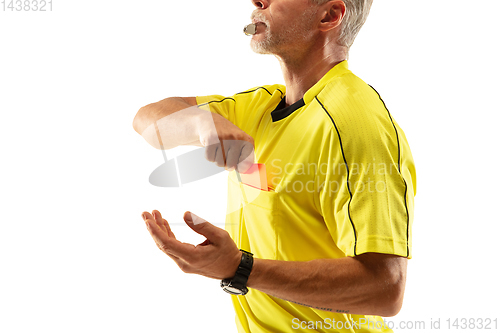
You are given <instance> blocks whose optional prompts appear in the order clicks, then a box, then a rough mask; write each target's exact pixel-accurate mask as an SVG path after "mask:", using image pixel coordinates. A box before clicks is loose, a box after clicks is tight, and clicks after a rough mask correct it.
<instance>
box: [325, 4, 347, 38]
mask: <svg viewBox="0 0 500 333" xmlns="http://www.w3.org/2000/svg"><path fill="white" fill-rule="evenodd" d="M320 11H321V12H322V13H323V17H322V19H321V22H320V24H319V30H320V31H323V32H326V31H329V30H332V29H335V28H337V27H339V26H340V24H341V23H342V20H343V19H344V16H345V13H346V8H345V3H344V1H342V0H333V1H328V2H327V3H325V4H323V5H321V10H320Z"/></svg>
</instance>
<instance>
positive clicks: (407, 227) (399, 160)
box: [369, 85, 410, 257]
mask: <svg viewBox="0 0 500 333" xmlns="http://www.w3.org/2000/svg"><path fill="white" fill-rule="evenodd" d="M369 86H370V85H369ZM370 88H372V89H373V91H375V92H376V93H377V95H378V98H379V99H380V101H382V104H384V108H385V109H386V110H387V114H388V115H389V119H390V120H391V123H392V126H393V127H394V132H396V139H397V143H398V171H399V173H400V174H401V146H400V143H399V133H398V129H397V128H396V124H394V120H393V119H392V116H391V113H390V112H389V109H388V108H387V105H386V104H385V102H384V100H383V99H382V97H381V96H380V94H379V93H378V91H377V90H376V89H375V88H373V87H372V86H370ZM401 179H403V183H404V185H405V194H404V198H405V209H406V256H407V257H408V256H409V255H410V246H409V244H408V242H409V239H410V235H409V232H410V230H409V227H410V214H409V213H408V205H407V203H406V195H407V193H408V185H407V184H406V180H405V179H404V177H403V175H402V174H401Z"/></svg>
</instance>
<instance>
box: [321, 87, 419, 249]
mask: <svg viewBox="0 0 500 333" xmlns="http://www.w3.org/2000/svg"><path fill="white" fill-rule="evenodd" d="M346 80H347V81H348V80H350V78H346ZM353 80H354V79H353ZM349 87H351V88H350V89H349V91H348V92H347V90H346V91H345V95H344V96H342V91H343V90H342V89H340V88H339V89H336V92H337V95H336V96H335V97H336V98H330V100H333V101H335V102H333V103H330V104H329V105H324V107H325V109H326V111H327V112H328V115H329V116H330V118H331V121H332V125H333V129H332V133H331V137H330V143H329V145H327V146H328V150H329V151H327V152H326V154H327V155H328V156H329V161H330V163H333V164H332V165H331V166H330V167H329V168H328V172H327V173H326V176H325V182H324V187H323V188H322V190H321V192H320V205H321V210H322V214H323V216H324V219H325V222H326V224H327V227H328V229H329V231H330V233H331V235H332V237H333V239H334V241H335V243H336V244H337V246H338V247H339V248H340V249H341V250H342V251H343V252H344V253H345V254H346V255H348V256H355V255H359V254H362V253H366V252H377V253H386V254H394V255H399V256H403V257H408V258H411V226H412V222H413V199H414V195H415V192H416V186H415V179H416V174H415V166H414V162H413V158H412V155H411V152H410V149H409V145H408V143H407V141H406V137H405V135H404V133H403V131H402V130H401V128H400V127H399V126H398V125H397V123H396V122H395V121H393V119H392V117H391V115H390V113H389V111H388V110H387V109H386V107H385V104H384V103H383V101H382V100H381V99H380V97H379V95H378V94H377V92H376V91H375V90H373V89H371V88H370V87H369V86H367V85H363V86H361V85H359V86H357V85H356V82H349ZM352 87H355V88H359V90H357V91H356V89H353V88H352ZM353 90H354V91H353ZM339 92H340V95H341V96H339V95H338V93H339ZM329 97H331V96H328V93H326V94H324V95H323V96H320V97H319V98H318V99H319V100H320V101H321V99H324V100H328V98H329ZM339 97H341V98H339Z"/></svg>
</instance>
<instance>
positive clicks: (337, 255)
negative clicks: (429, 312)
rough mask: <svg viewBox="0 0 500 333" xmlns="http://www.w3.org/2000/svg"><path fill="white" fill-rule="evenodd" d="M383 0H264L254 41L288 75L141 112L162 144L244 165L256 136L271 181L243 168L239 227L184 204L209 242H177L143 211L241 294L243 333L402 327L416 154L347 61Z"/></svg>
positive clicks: (141, 128)
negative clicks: (257, 181)
mask: <svg viewBox="0 0 500 333" xmlns="http://www.w3.org/2000/svg"><path fill="white" fill-rule="evenodd" d="M371 2H372V1H371V0H331V1H326V0H253V3H254V5H255V6H256V10H255V11H254V13H253V14H252V21H253V23H254V24H255V25H256V33H255V35H253V37H252V41H251V46H252V49H253V50H254V51H255V52H258V53H267V54H273V55H275V56H276V57H277V59H278V60H279V62H280V64H281V68H282V72H283V76H284V79H285V82H286V87H285V86H282V85H272V86H263V87H256V88H252V89H249V90H247V91H244V92H242V93H238V94H236V95H234V96H231V97H224V96H204V97H197V98H194V97H191V98H168V99H165V100H163V101H160V102H158V103H154V104H150V105H148V106H146V107H143V108H141V110H139V112H138V114H137V116H136V118H135V119H134V128H135V130H136V131H137V132H138V133H140V134H142V135H143V137H144V138H145V139H146V140H147V141H148V142H149V143H150V144H152V145H153V146H155V147H157V148H163V149H166V148H170V147H173V146H176V145H180V144H193V145H199V146H205V147H207V149H206V157H207V159H208V160H210V161H213V162H215V163H216V164H217V165H219V166H224V167H226V168H227V169H228V170H234V169H236V171H244V170H246V169H248V168H249V166H250V164H251V163H249V162H248V158H246V157H247V156H248V155H249V153H248V149H247V147H248V145H251V146H252V147H253V145H254V146H255V160H256V161H257V162H258V163H261V164H264V165H265V166H266V172H267V174H266V178H267V181H268V184H269V189H268V190H267V191H266V190H265V189H264V190H259V189H256V188H253V187H251V186H248V185H245V184H243V183H242V182H241V177H240V173H238V172H236V171H231V172H230V175H229V196H228V198H229V201H230V202H229V203H228V215H227V220H226V230H222V229H220V228H216V227H215V226H213V225H212V224H210V223H208V222H206V221H205V220H203V219H202V218H199V217H197V216H195V215H194V214H192V213H190V212H186V213H185V215H184V220H185V222H186V223H187V225H188V226H189V227H191V228H192V229H193V230H194V231H195V232H197V233H199V234H201V235H204V236H205V237H206V238H207V240H206V241H205V242H203V243H202V244H200V245H198V246H194V245H191V244H185V243H181V242H179V241H177V240H176V239H175V236H174V235H173V233H172V231H171V230H170V227H169V225H168V222H167V221H166V220H165V219H163V218H162V216H161V214H160V212H158V211H153V214H150V213H148V212H144V213H143V218H144V220H145V221H146V225H147V227H148V230H149V231H150V233H151V235H152V237H153V238H154V240H155V242H156V244H157V245H158V247H159V248H160V249H161V250H162V251H164V252H165V253H166V254H167V255H168V256H169V257H170V258H172V259H173V260H174V261H175V262H176V263H177V264H178V265H179V267H180V268H181V270H182V271H184V272H186V273H195V274H200V275H204V276H207V277H210V278H215V279H221V280H224V282H223V283H222V285H223V287H224V289H225V290H226V291H228V292H231V293H233V294H236V295H233V296H232V300H233V304H234V307H235V310H236V323H237V327H238V331H239V332H292V331H295V330H302V331H316V332H337V331H338V332H357V331H360V332H361V331H362V332H391V330H390V329H389V328H387V327H385V326H384V322H383V321H382V319H381V318H380V317H379V316H394V315H396V314H397V313H398V312H399V310H400V309H401V306H402V301H403V295H404V289H405V281H406V267H407V259H409V258H410V257H411V225H412V220H413V197H414V194H415V192H416V183H415V180H416V176H415V168H414V163H413V159H412V156H411V152H410V149H409V146H408V143H407V140H406V138H405V136H404V133H403V131H402V130H401V128H400V127H399V126H398V124H397V123H396V122H395V121H394V119H392V117H391V115H390V113H389V111H388V110H387V109H386V107H385V104H384V102H383V101H382V100H381V98H380V96H379V95H378V93H377V92H376V91H375V90H374V89H373V88H371V87H370V86H368V85H367V84H366V83H364V82H363V81H362V80H360V79H359V78H357V77H356V76H355V75H354V74H352V73H351V72H350V71H349V70H348V68H347V62H346V59H347V57H348V52H349V48H350V46H351V45H352V43H353V41H354V38H355V37H356V35H357V33H358V32H359V29H360V28H361V26H362V25H363V23H364V22H365V20H366V17H367V15H368V12H369V9H370V7H371ZM181 110H182V113H181V112H179V111H181ZM203 110H209V111H210V112H211V113H210V117H209V118H210V119H207V117H206V112H207V111H205V113H203ZM165 119H168V120H169V121H163V120H165ZM162 121H163V122H162ZM178 126H181V128H182V130H178V131H174V132H171V133H170V134H168V133H167V132H169V131H171V130H172V128H174V127H175V128H176V127H178ZM159 134H161V136H160V140H158V139H156V138H157V135H159ZM158 141H159V144H158ZM162 141H163V142H162ZM217 142H219V144H217ZM245 149H247V150H246V151H247V153H244V152H245ZM252 158H253V156H252ZM240 250H242V251H240ZM247 252H250V253H247ZM252 254H253V256H254V258H253V262H252ZM247 288H248V289H247ZM247 290H248V293H246V292H247ZM245 293H246V294H245Z"/></svg>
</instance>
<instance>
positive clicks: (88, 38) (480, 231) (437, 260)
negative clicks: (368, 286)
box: [0, 0, 500, 333]
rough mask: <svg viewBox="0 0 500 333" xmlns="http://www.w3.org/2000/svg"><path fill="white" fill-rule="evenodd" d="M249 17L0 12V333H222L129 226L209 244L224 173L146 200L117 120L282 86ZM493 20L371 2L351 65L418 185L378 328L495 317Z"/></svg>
mask: <svg viewBox="0 0 500 333" xmlns="http://www.w3.org/2000/svg"><path fill="white" fill-rule="evenodd" d="M283 1H286V0H283ZM252 10H253V7H252V5H251V2H250V0H245V1H239V0H238V1H234V0H224V1H219V2H213V1H175V2H174V1H152V0H143V1H141V2H139V1H123V0H122V1H96V0H90V1H70V0H64V1H62V0H53V11H52V12H45V13H42V12H15V11H14V12H10V11H5V12H4V11H1V12H0V112H1V121H0V145H1V146H0V147H1V159H2V162H1V164H0V168H1V172H0V177H1V181H0V191H1V193H0V194H1V206H0V223H1V224H0V332H8V333H14V332H51V333H55V332H181V331H182V332H198V331H206V332H234V331H235V326H234V313H233V310H232V307H231V304H230V300H229V296H228V295H226V294H225V293H224V292H222V290H220V288H219V285H218V284H219V282H218V281H216V280H209V279H206V278H203V277H199V276H193V275H186V274H183V273H182V272H181V271H180V270H179V269H178V268H177V266H176V265H175V264H174V263H173V262H171V260H170V259H169V258H168V257H167V256H165V255H164V254H163V253H161V252H160V251H159V250H158V249H157V248H156V246H155V245H154V243H153V241H152V239H151V238H150V236H149V234H148V233H147V230H146V229H145V227H144V223H143V221H142V220H141V217H140V214H141V212H142V211H144V210H148V211H151V210H153V209H158V210H160V211H161V212H162V213H163V215H164V217H165V218H166V219H167V220H169V221H170V222H172V223H173V229H174V231H175V232H176V234H177V237H178V238H180V239H182V240H183V241H186V242H192V243H198V242H201V241H202V238H200V236H198V235H195V234H194V233H193V232H192V231H191V230H190V229H189V228H188V227H187V226H185V225H184V224H183V222H182V214H183V212H184V211H186V210H191V211H193V212H195V213H197V214H198V215H199V216H202V217H204V218H205V219H207V220H209V221H212V222H213V223H216V224H217V225H218V226H221V227H222V226H223V224H222V223H223V221H224V218H225V202H226V192H225V190H226V173H221V174H219V175H217V176H214V177H211V178H209V179H205V180H203V181H199V182H196V183H193V184H190V185H188V186H184V187H182V188H174V189H172V188H170V189H167V188H158V187H154V186H152V185H150V184H149V182H148V177H149V174H150V173H151V171H152V170H154V169H155V168H156V167H157V166H159V165H160V164H161V163H162V162H163V157H162V155H161V154H160V152H159V151H157V150H155V149H154V148H152V147H150V146H148V145H147V144H146V142H145V141H144V140H143V139H142V138H141V137H140V136H139V135H138V134H136V133H135V132H134V131H133V129H132V119H133V117H134V115H135V113H136V112H137V110H138V109H139V108H140V107H141V106H143V105H146V104H149V103H151V102H156V101H158V100H160V99H163V98H165V97H169V96H194V95H206V94H214V93H217V94H222V95H231V94H234V93H236V92H239V91H243V90H245V89H248V88H251V87H253V86H257V85H262V84H272V83H282V82H283V80H282V77H281V72H280V70H279V66H278V63H277V61H276V60H275V59H274V58H273V57H272V56H259V55H256V54H253V53H252V52H251V51H250V49H249V46H248V44H249V38H248V37H246V36H244V35H243V33H242V29H243V26H244V25H245V24H247V23H248V21H249V16H250V13H251V11H252ZM499 12H500V2H499V1H496V0H489V1H486V0H483V1H480V0H478V1H473V2H471V1H457V0H454V1H451V0H446V1H445V0H440V1H432V2H416V1H396V0H384V1H375V4H374V6H373V8H372V13H371V16H370V17H369V19H368V21H367V23H366V25H365V27H364V29H363V30H362V32H361V33H360V35H359V37H358V40H357V41H356V43H355V45H354V46H353V48H352V49H351V57H350V69H351V70H352V71H353V72H354V73H355V74H357V75H358V76H360V77H361V78H362V79H363V80H365V81H366V82H367V83H369V84H371V85H373V86H374V87H375V88H376V89H377V90H378V92H379V93H380V94H381V95H382V97H383V98H384V100H385V102H386V104H387V105H388V107H389V109H390V110H391V112H392V115H393V117H394V118H395V119H396V120H397V122H398V123H399V124H400V126H401V127H402V128H403V129H404V131H405V133H406V136H407V138H408V140H409V142H410V145H411V148H412V152H413V156H414V159H415V161H416V167H417V175H418V193H417V197H416V212H415V222H414V229H413V230H414V232H413V244H414V247H413V255H414V258H413V259H412V260H411V261H410V263H409V268H408V281H407V288H406V296H405V303H404V306H403V309H402V311H401V312H400V314H399V315H398V316H397V317H395V318H389V319H390V320H393V321H395V322H400V321H406V320H409V321H416V320H420V321H425V322H426V325H427V326H426V327H427V328H428V329H429V328H430V327H429V322H430V320H431V318H432V320H436V319H440V320H441V330H443V331H446V330H444V328H446V325H447V323H446V319H447V318H450V317H451V318H457V317H458V318H471V317H476V318H477V317H482V318H488V317H489V318H494V317H497V318H498V317H499V313H500V311H499V305H498V298H499V296H500V295H499V287H498V280H499V273H498V268H499V267H498V266H499V264H498V263H499V260H498V257H497V254H496V252H497V248H498V242H499V232H500V227H499V224H500V218H499V213H498V207H499V204H500V202H499V199H500V197H499V195H498V189H499V186H500V181H499V173H498V167H499V162H500V160H499V158H498V144H499V136H498V132H499V129H498V117H497V114H498V112H499V111H500V110H499V106H498V102H497V101H498V91H499V88H500V87H499V84H498V77H499V74H500V71H499V63H498V59H499V58H500V54H499V51H498V47H497V44H498V33H499V28H498V13H499ZM180 152H182V151H181V150H179V149H177V150H174V151H169V152H167V155H168V156H169V157H173V156H175V155H176V154H179V153H180ZM498 325H500V323H498ZM180 327H182V329H181V328H180ZM428 329H427V330H426V331H428ZM462 331H468V332H472V331H473V330H462ZM483 331H484V330H483ZM490 331H491V330H490Z"/></svg>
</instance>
